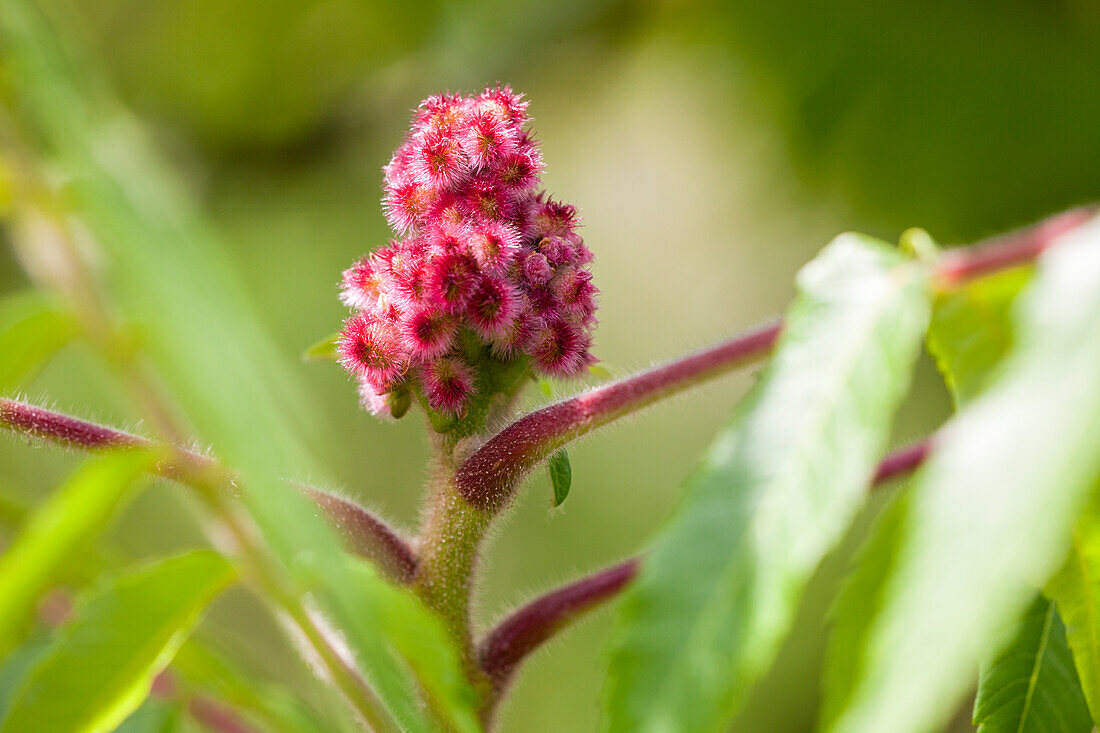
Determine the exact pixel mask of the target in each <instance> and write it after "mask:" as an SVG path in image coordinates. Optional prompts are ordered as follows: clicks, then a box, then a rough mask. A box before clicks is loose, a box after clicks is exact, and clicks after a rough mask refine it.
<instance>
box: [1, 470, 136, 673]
mask: <svg viewBox="0 0 1100 733" xmlns="http://www.w3.org/2000/svg"><path fill="white" fill-rule="evenodd" d="M154 462H155V456H153V455H151V454H149V453H147V452H144V451H133V450H130V451H125V452H121V453H115V454H112V455H108V456H104V457H103V458H98V459H95V460H94V461H92V462H90V463H88V464H87V465H85V466H84V467H83V468H81V469H80V470H79V471H77V472H76V473H75V474H74V475H73V476H72V477H71V478H70V479H69V480H68V481H67V482H66V483H65V484H64V485H63V486H62V487H61V488H60V489H58V490H57V492H56V493H55V494H54V495H53V496H51V497H50V498H49V499H48V500H47V501H46V503H45V504H43V505H42V506H41V507H40V508H39V509H38V510H37V511H35V512H34V514H33V515H32V516H31V518H30V519H29V520H28V521H27V524H26V525H25V526H24V528H23V531H22V532H21V533H20V534H19V536H18V537H16V539H15V540H14V541H13V542H12V545H11V547H9V548H8V550H7V552H5V553H4V554H3V555H0V655H2V654H3V653H4V652H5V651H6V650H7V649H10V648H11V647H12V645H13V644H14V643H15V642H16V641H17V639H18V636H19V631H20V629H21V628H22V626H23V625H24V624H25V623H26V621H27V619H28V618H29V617H30V615H31V614H32V612H33V610H34V605H35V602H36V601H37V600H38V597H39V596H40V595H41V594H42V592H43V591H45V590H46V589H47V588H48V587H49V585H50V583H51V582H52V581H53V580H54V579H55V577H56V576H57V575H58V573H59V572H61V571H62V570H63V569H64V566H65V565H66V563H67V562H68V561H69V560H70V559H71V558H72V557H73V556H74V555H76V554H77V553H78V552H80V551H81V550H82V549H83V548H82V545H84V544H85V543H86V542H87V541H88V540H89V539H91V538H92V537H94V536H95V535H96V534H98V533H99V532H102V531H103V529H104V527H105V525H106V524H107V523H108V521H109V520H110V518H111V516H112V515H113V514H114V513H115V512H116V511H117V510H118V509H119V507H120V506H121V504H122V503H123V501H124V499H125V498H126V497H127V495H129V494H131V493H132V489H133V486H134V484H135V482H136V481H137V480H138V479H139V477H140V476H141V475H142V474H143V473H144V472H145V471H147V470H148V469H149V468H151V467H152V465H153V463H154Z"/></svg>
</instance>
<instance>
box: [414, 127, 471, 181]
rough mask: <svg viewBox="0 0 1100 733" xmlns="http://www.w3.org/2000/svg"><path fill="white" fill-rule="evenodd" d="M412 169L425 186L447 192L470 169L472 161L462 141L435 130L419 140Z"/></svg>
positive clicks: (415, 176)
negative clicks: (467, 158)
mask: <svg viewBox="0 0 1100 733" xmlns="http://www.w3.org/2000/svg"><path fill="white" fill-rule="evenodd" d="M409 169H410V172H411V173H412V175H413V176H414V178H415V180H416V181H417V182H418V183H420V184H421V185H424V186H427V187H429V188H431V189H432V190H434V191H443V190H445V189H449V188H452V187H457V185H458V184H459V183H460V182H461V181H462V179H463V177H464V176H465V175H466V174H467V173H468V171H469V162H468V161H467V160H466V154H465V153H464V152H463V151H462V146H461V145H460V144H459V142H458V140H456V139H455V138H454V137H452V136H451V135H449V134H447V133H441V132H431V133H429V134H427V135H426V136H425V137H424V139H422V140H420V141H418V142H417V145H416V148H415V150H414V151H413V158H412V162H411V164H410V166H409Z"/></svg>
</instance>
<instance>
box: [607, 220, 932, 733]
mask: <svg viewBox="0 0 1100 733" xmlns="http://www.w3.org/2000/svg"><path fill="white" fill-rule="evenodd" d="M798 284H799V294H798V296H797V298H796V300H795V303H794V305H793V306H792V308H791V310H790V312H789V314H788V318H787V320H786V324H787V325H786V327H785V330H784V336H783V338H782V340H781V342H780V345H779V347H778V350H777V353H776V356H775V358H774V360H773V361H772V362H771V363H770V364H769V366H768V367H767V368H766V370H765V372H764V374H763V376H762V377H761V380H760V382H759V383H758V384H757V386H756V387H755V388H754V389H753V391H752V392H751V393H750V394H749V396H748V397H747V398H746V399H745V400H744V401H743V403H742V404H741V405H740V406H739V408H738V411H737V413H736V416H735V418H734V421H733V423H732V424H731V426H730V427H729V428H728V429H727V430H726V431H724V432H723V434H721V435H720V436H719V439H718V440H717V442H716V443H715V445H714V446H713V447H712V449H711V451H710V454H709V456H708V457H707V459H706V460H705V461H704V464H703V466H702V467H701V468H700V469H699V470H698V471H697V472H696V473H695V475H694V476H693V477H692V478H691V479H690V480H689V485H688V496H687V499H686V501H685V502H684V504H683V506H682V507H681V510H680V512H679V513H678V515H677V516H676V517H675V518H674V519H673V521H672V523H671V524H670V525H669V526H668V527H667V528H666V530H665V531H664V533H663V535H662V536H661V537H660V538H659V540H658V541H657V543H656V546H655V547H654V549H653V551H652V552H651V554H650V555H649V556H648V557H647V559H646V561H645V564H644V566H643V570H642V573H641V575H640V577H639V579H638V580H637V581H636V582H635V583H634V584H633V585H632V586H631V588H630V590H629V591H628V593H627V595H626V597H625V598H624V601H623V603H622V606H621V608H620V615H619V625H618V629H617V632H616V635H615V637H614V639H613V646H612V657H611V674H610V675H609V680H610V681H609V688H608V691H607V696H606V703H607V708H606V710H607V715H606V725H605V727H606V728H607V729H609V730H612V731H628V730H629V731H666V730H692V731H708V730H718V729H720V728H721V726H722V725H723V723H724V722H725V721H726V720H727V719H728V718H729V717H730V716H731V715H732V714H733V712H734V711H735V710H736V709H737V707H738V706H739V705H740V703H741V702H742V701H743V699H744V697H745V695H746V692H747V689H748V687H749V686H750V685H751V684H752V682H753V681H755V679H756V678H757V677H758V676H759V675H760V674H761V673H762V671H763V670H764V669H765V668H766V667H767V666H768V665H769V664H770V662H771V660H772V659H773V657H774V655H775V653H776V650H777V648H778V645H779V643H780V641H781V640H782V638H783V636H784V635H785V634H786V632H787V631H788V629H789V626H790V623H791V620H792V617H793V614H794V611H795V608H796V606H797V603H798V599H799V596H800V594H801V591H802V589H803V588H804V586H805V583H806V582H807V580H808V578H809V576H810V574H811V573H812V572H813V570H814V568H815V567H816V566H817V564H818V562H819V561H820V560H821V558H822V556H823V555H824V554H825V553H826V552H828V551H829V549H831V548H832V547H833V546H834V545H835V544H836V542H838V541H839V539H840V537H841V536H842V535H843V533H844V532H845V530H846V528H847V526H848V524H849V522H850V520H851V518H852V517H853V515H854V513H855V512H856V510H857V509H858V507H859V506H860V504H861V503H862V500H863V496H864V493H865V491H866V488H867V486H868V484H869V482H870V478H871V475H872V473H873V471H874V467H875V464H876V461H877V460H878V458H879V457H880V456H881V453H882V451H883V450H884V448H885V446H886V441H887V438H888V435H889V430H890V424H891V421H892V416H893V412H894V410H895V408H896V406H897V404H898V403H899V402H900V400H901V397H902V395H903V394H904V392H905V391H906V388H907V387H908V383H909V378H910V371H911V369H912V366H913V363H914V361H915V359H916V356H917V353H918V351H919V346H920V343H921V340H922V338H923V335H924V330H925V327H926V326H927V322H928V311H929V303H928V293H927V287H926V277H925V271H924V269H923V267H922V266H921V265H919V264H917V263H913V262H910V261H908V260H906V259H905V258H903V257H902V256H901V255H899V254H898V253H897V252H895V251H893V250H891V249H889V248H887V247H885V246H884V245H881V244H879V243H877V242H874V241H873V240H867V239H865V238H860V237H858V236H854V235H847V236H843V237H840V238H838V239H837V240H835V241H834V242H833V243H832V244H830V245H829V246H828V247H827V248H826V249H825V250H824V251H823V252H822V254H821V255H819V257H818V258H817V259H815V260H814V261H813V262H812V263H810V265H808V266H807V267H806V268H804V269H803V271H802V272H801V273H800V276H799V281H798ZM807 374H811V375H812V376H811V377H807Z"/></svg>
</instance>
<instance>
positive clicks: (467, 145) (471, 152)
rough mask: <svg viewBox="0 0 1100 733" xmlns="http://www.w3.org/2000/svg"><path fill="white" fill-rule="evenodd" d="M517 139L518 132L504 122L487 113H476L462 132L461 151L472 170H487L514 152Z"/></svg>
mask: <svg viewBox="0 0 1100 733" xmlns="http://www.w3.org/2000/svg"><path fill="white" fill-rule="evenodd" d="M518 137H519V134H518V131H517V130H516V129H515V128H514V127H512V126H510V125H508V124H507V121H506V120H504V119H502V118H501V117H499V116H497V115H494V114H492V113H491V112H488V111H484V112H483V111H477V112H474V113H473V114H472V115H471V116H470V120H469V123H468V124H467V125H466V127H465V129H464V130H463V131H462V149H463V150H465V151H466V155H467V156H468V157H469V159H470V163H471V164H472V165H473V167H474V168H477V169H482V168H488V167H490V166H491V165H493V164H494V163H497V162H498V161H499V160H501V159H502V158H503V157H504V156H507V155H511V154H512V153H513V152H515V150H516V145H517V143H518V142H519V140H518Z"/></svg>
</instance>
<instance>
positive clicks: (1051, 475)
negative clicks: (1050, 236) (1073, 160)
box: [831, 222, 1100, 733]
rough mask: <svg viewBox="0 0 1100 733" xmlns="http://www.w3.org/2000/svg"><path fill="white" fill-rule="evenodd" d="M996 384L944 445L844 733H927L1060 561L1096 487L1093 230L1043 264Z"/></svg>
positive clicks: (1099, 295)
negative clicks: (985, 654) (880, 732)
mask: <svg viewBox="0 0 1100 733" xmlns="http://www.w3.org/2000/svg"><path fill="white" fill-rule="evenodd" d="M1013 322H1014V329H1013V337H1014V342H1013V346H1012V348H1011V349H1010V351H1009V353H1008V354H1007V355H1006V357H1005V359H1004V361H1003V362H1002V364H1001V366H1000V367H999V368H998V370H997V373H996V377H995V379H994V381H993V382H992V383H991V384H990V385H989V387H988V388H987V389H985V390H984V391H983V392H982V394H981V395H980V396H979V397H977V398H976V399H975V400H974V401H973V402H971V403H970V404H969V405H967V406H966V407H965V408H964V409H963V410H962V411H961V412H960V413H959V415H958V416H957V417H955V418H954V419H953V420H951V421H950V422H949V423H948V425H947V426H946V427H945V428H944V429H943V430H942V431H941V433H940V437H939V438H938V439H937V444H936V451H935V452H934V453H933V454H932V456H931V458H930V460H929V462H928V464H927V465H926V466H925V468H924V469H923V470H922V471H921V472H920V474H919V476H918V479H917V482H916V485H914V487H913V488H912V492H913V493H912V496H911V497H910V498H911V503H910V506H909V511H908V513H907V516H906V519H905V522H904V523H903V525H902V526H901V527H900V528H899V529H898V530H897V533H898V534H899V539H898V543H899V549H898V551H897V553H896V555H895V557H894V558H893V562H892V567H891V569H890V572H889V580H888V581H887V584H886V587H885V588H884V589H883V590H882V601H881V604H880V605H879V608H878V609H877V612H876V613H875V616H874V618H873V619H872V620H871V622H870V623H869V626H868V630H867V632H866V634H865V635H864V637H863V639H862V643H861V645H860V648H859V649H854V650H851V651H850V653H851V654H853V655H855V658H856V659H857V660H858V671H859V673H858V674H857V675H855V676H854V677H853V679H852V680H851V686H850V687H849V688H848V689H846V690H837V691H836V693H835V694H836V695H837V697H838V699H839V701H840V702H839V703H838V706H842V707H843V708H844V710H843V712H842V713H841V714H840V715H839V717H838V719H837V720H836V722H835V723H834V725H833V726H832V727H831V729H832V730H836V731H842V732H843V733H864V732H866V733H871V732H872V731H874V732H875V733H878V732H879V731H883V730H890V731H896V732H897V733H908V732H910V731H912V732H913V733H917V732H923V731H927V730H929V729H931V728H933V727H934V726H936V725H937V724H938V723H940V722H941V721H942V720H943V719H944V717H946V716H947V715H949V714H950V711H951V710H953V709H954V706H955V705H956V704H957V703H958V700H959V697H960V696H961V695H962V694H963V693H964V692H965V690H966V689H967V687H968V686H969V680H970V675H971V674H972V671H973V669H974V666H975V665H976V664H977V662H978V660H979V659H980V658H981V656H982V655H983V653H985V652H986V651H987V648H988V647H989V645H990V644H991V643H992V641H993V640H994V638H995V635H996V634H997V633H998V632H999V631H1000V630H1002V629H1003V628H1005V627H1006V626H1007V625H1009V624H1011V623H1012V621H1013V620H1015V619H1016V618H1018V617H1019V615H1020V614H1022V613H1023V611H1024V609H1025V608H1026V606H1027V604H1028V603H1030V602H1031V600H1032V599H1033V597H1034V592H1035V591H1034V588H1035V586H1036V584H1038V583H1041V582H1042V581H1043V580H1044V579H1045V578H1047V577H1048V576H1049V575H1050V574H1051V573H1052V572H1053V571H1054V570H1055V569H1056V567H1057V564H1058V563H1059V562H1061V561H1062V559H1063V558H1064V555H1065V551H1066V548H1067V547H1068V544H1069V539H1070V538H1069V531H1070V528H1071V527H1072V526H1073V524H1074V520H1075V518H1076V517H1077V515H1078V513H1079V512H1080V511H1081V509H1082V507H1083V505H1084V503H1085V501H1086V498H1087V496H1088V492H1089V489H1090V488H1091V487H1092V486H1093V485H1094V484H1095V482H1096V479H1097V475H1098V474H1100V370H1097V368H1096V365H1097V364H1100V222H1093V223H1092V224H1089V225H1086V226H1085V227H1082V228H1081V229H1079V230H1078V231H1076V232H1074V233H1073V234H1070V235H1067V236H1066V237H1064V238H1063V239H1062V240H1061V242H1060V243H1059V244H1057V245H1056V246H1054V247H1052V248H1051V249H1050V250H1048V251H1047V253H1046V254H1044V255H1043V257H1042V258H1041V259H1040V266H1039V268H1038V272H1037V276H1036V278H1035V281H1034V282H1033V284H1032V285H1031V287H1030V288H1029V289H1028V290H1027V291H1026V292H1025V294H1024V295H1022V296H1021V298H1020V301H1019V304H1018V306H1017V308H1016V310H1015V314H1014V320H1013Z"/></svg>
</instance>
